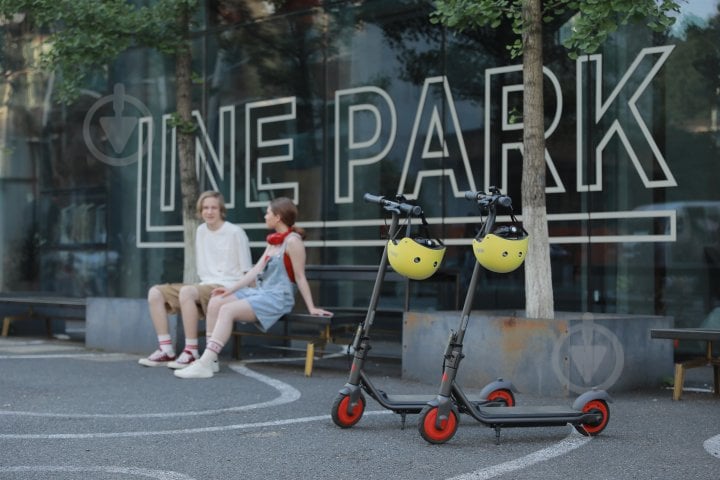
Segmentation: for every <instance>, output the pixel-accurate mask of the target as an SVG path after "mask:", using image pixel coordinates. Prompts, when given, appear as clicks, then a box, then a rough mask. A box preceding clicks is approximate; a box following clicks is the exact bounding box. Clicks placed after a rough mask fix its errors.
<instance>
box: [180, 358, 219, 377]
mask: <svg viewBox="0 0 720 480" xmlns="http://www.w3.org/2000/svg"><path fill="white" fill-rule="evenodd" d="M173 374H174V375H175V376H176V377H178V378H212V376H213V375H214V372H213V367H212V366H206V365H205V364H203V363H202V362H199V361H198V362H193V363H192V365H190V366H189V367H187V368H183V369H181V370H175V371H174V372H173Z"/></svg>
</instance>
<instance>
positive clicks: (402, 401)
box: [380, 391, 487, 412]
mask: <svg viewBox="0 0 720 480" xmlns="http://www.w3.org/2000/svg"><path fill="white" fill-rule="evenodd" d="M380 395H381V396H382V398H383V399H384V400H385V401H386V402H387V403H389V404H392V405H416V406H417V407H418V412H419V411H420V410H422V409H423V408H424V407H425V405H427V404H428V402H430V401H431V400H433V399H435V398H436V397H437V395H395V394H387V393H385V392H382V391H381V392H380ZM468 400H469V401H470V403H472V404H473V405H478V404H481V403H485V402H487V400H486V399H482V398H477V397H469V398H468Z"/></svg>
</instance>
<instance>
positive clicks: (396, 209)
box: [331, 193, 515, 428]
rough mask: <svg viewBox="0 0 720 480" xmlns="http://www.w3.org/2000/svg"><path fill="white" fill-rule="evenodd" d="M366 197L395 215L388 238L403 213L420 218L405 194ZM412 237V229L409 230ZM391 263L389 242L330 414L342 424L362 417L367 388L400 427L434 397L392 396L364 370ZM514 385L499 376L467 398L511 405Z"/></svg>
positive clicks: (472, 401)
mask: <svg viewBox="0 0 720 480" xmlns="http://www.w3.org/2000/svg"><path fill="white" fill-rule="evenodd" d="M364 200H365V201H366V202H370V203H378V204H380V205H381V206H382V207H383V209H384V210H385V211H387V212H390V213H391V214H392V220H391V222H390V228H389V231H388V233H389V238H394V237H395V234H396V233H397V231H398V228H399V226H398V225H399V218H400V215H401V214H404V215H406V216H407V217H408V228H409V218H410V217H411V216H415V217H420V216H421V215H422V208H421V207H420V206H418V205H411V204H409V203H406V201H405V199H404V198H403V197H402V196H398V197H397V198H396V199H395V200H388V199H386V198H385V197H379V196H375V195H371V194H368V193H366V194H365V196H364ZM406 235H408V236H409V232H407V231H406ZM387 264H388V252H387V245H386V246H385V249H384V250H383V253H382V258H381V260H380V267H379V268H378V272H377V277H376V279H375V285H374V287H373V291H372V294H371V296H370V305H369V306H368V311H367V314H366V317H365V320H364V321H363V322H361V323H360V324H359V325H358V328H357V329H356V332H355V336H354V337H353V342H352V344H351V348H352V349H353V350H354V354H353V361H352V364H351V367H350V374H349V377H348V381H347V383H346V384H345V386H344V387H343V388H342V389H341V390H340V391H339V392H338V394H337V397H336V398H335V401H334V402H333V405H332V410H331V416H332V419H333V422H335V424H336V425H337V426H339V427H342V428H350V427H352V426H353V425H355V424H356V423H357V422H358V421H360V418H362V415H363V412H364V411H365V396H364V395H363V393H362V391H363V390H364V391H365V392H366V393H367V394H368V395H369V396H370V397H372V398H373V399H375V400H376V401H377V402H378V403H379V404H380V406H382V407H383V408H385V409H388V410H392V411H393V412H395V413H398V414H400V415H401V422H402V423H401V428H404V427H405V420H406V415H407V414H408V413H410V414H417V413H420V412H421V411H422V409H423V407H425V405H427V403H428V402H429V401H430V400H432V399H433V395H432V394H431V395H391V394H388V393H386V392H384V391H383V390H380V389H378V388H377V387H376V386H375V385H374V384H373V383H372V381H371V380H370V378H369V377H368V375H367V373H366V372H365V370H364V366H365V360H366V358H367V355H368V352H369V351H370V348H371V347H370V329H371V327H372V324H373V322H374V320H375V312H376V309H377V304H378V301H379V297H380V287H381V285H382V282H383V279H384V277H385V272H386V270H387ZM514 391H515V387H514V386H513V385H512V383H510V382H508V381H504V380H502V379H498V380H496V381H493V382H491V383H489V384H488V385H486V386H485V387H484V388H483V389H482V390H481V391H480V393H479V394H478V397H479V398H474V399H468V398H467V397H465V400H467V401H468V402H469V404H471V405H485V404H491V405H498V406H499V405H504V406H508V407H512V406H514V405H515V396H514V394H513V392H514Z"/></svg>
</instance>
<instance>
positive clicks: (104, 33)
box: [0, 0, 199, 282]
mask: <svg viewBox="0 0 720 480" xmlns="http://www.w3.org/2000/svg"><path fill="white" fill-rule="evenodd" d="M197 9H198V1H197V0H158V1H157V2H152V3H151V5H149V6H140V7H137V6H135V5H133V4H132V3H130V2H128V1H127V0H0V16H1V17H3V18H4V19H5V21H6V22H9V21H12V19H13V18H16V17H17V15H27V16H28V20H29V21H30V22H31V24H32V26H33V27H34V29H36V30H37V31H47V32H49V33H48V39H47V45H48V48H47V49H46V50H45V51H44V52H43V54H42V55H41V58H40V66H41V67H42V68H44V69H47V70H50V71H55V72H57V73H58V77H59V79H60V82H59V85H58V89H57V93H58V97H59V99H60V100H61V101H63V102H66V103H70V102H72V101H73V100H75V99H76V98H77V97H78V96H79V94H80V89H81V88H82V87H83V85H85V82H86V81H87V79H88V78H90V77H92V75H94V74H95V73H97V72H98V71H103V70H104V69H106V68H107V65H108V64H110V63H112V62H113V61H114V60H115V59H116V58H117V57H118V56H119V55H120V54H121V53H122V52H124V51H126V50H127V49H128V48H131V47H133V46H147V47H152V48H157V49H158V50H159V51H161V52H163V53H166V54H170V55H173V56H174V57H175V95H176V109H177V111H176V112H175V114H174V125H175V126H176V127H177V132H178V135H177V142H178V150H177V152H178V159H179V165H180V190H181V192H182V197H183V200H182V211H183V227H184V228H183V230H184V233H185V239H186V241H185V252H184V253H185V256H184V258H185V261H184V270H183V278H184V281H186V282H192V281H195V279H196V271H195V246H194V243H195V229H196V227H197V225H198V220H197V218H196V216H195V201H196V199H197V197H198V194H199V185H198V180H197V177H196V175H195V168H194V160H195V150H194V147H195V142H194V130H195V124H194V123H193V120H192V99H191V95H190V91H191V87H192V72H191V62H192V56H191V50H190V26H191V18H192V15H193V14H194V13H195V12H196V11H197Z"/></svg>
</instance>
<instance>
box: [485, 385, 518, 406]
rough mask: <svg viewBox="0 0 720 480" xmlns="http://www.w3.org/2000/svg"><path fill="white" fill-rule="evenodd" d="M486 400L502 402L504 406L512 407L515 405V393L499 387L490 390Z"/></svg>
mask: <svg viewBox="0 0 720 480" xmlns="http://www.w3.org/2000/svg"><path fill="white" fill-rule="evenodd" d="M487 401H488V402H493V403H497V402H500V403H504V404H505V406H506V407H514V406H515V395H513V393H512V392H511V391H510V390H507V389H505V388H500V389H498V390H493V391H492V392H490V394H489V395H488V396H487Z"/></svg>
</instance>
